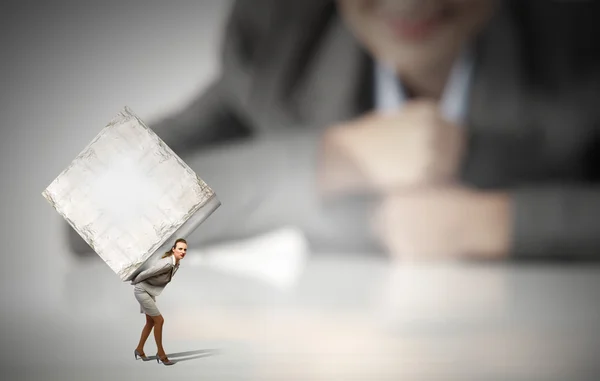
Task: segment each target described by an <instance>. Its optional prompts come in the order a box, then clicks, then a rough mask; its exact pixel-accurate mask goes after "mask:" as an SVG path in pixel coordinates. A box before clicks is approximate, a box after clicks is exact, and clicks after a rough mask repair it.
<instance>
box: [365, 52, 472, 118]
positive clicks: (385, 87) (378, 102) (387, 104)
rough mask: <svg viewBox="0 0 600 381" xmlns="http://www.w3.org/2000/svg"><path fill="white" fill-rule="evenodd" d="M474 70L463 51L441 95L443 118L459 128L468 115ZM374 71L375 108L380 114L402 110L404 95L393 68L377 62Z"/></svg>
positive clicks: (468, 57)
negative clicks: (381, 112)
mask: <svg viewBox="0 0 600 381" xmlns="http://www.w3.org/2000/svg"><path fill="white" fill-rule="evenodd" d="M473 66H474V64H473V57H472V54H471V51H470V50H468V49H466V50H464V51H463V52H462V53H461V55H460V56H459V58H458V60H457V61H456V63H455V64H454V66H453V67H452V70H451V72H450V77H449V79H448V82H447V84H446V87H445V88H444V92H443V94H442V99H441V109H442V110H441V112H442V115H443V116H444V117H445V118H446V119H448V120H449V121H451V122H454V123H457V124H459V125H460V124H463V123H464V122H465V117H466V114H467V111H468V96H469V89H470V87H471V78H472V76H473V75H472V74H473ZM374 71H375V72H374V80H375V108H376V109H377V110H379V111H383V112H385V111H391V110H397V109H398V108H401V107H402V105H403V104H404V102H405V101H406V93H405V90H404V88H403V87H402V83H401V82H400V80H399V79H398V78H397V76H396V74H395V72H394V70H393V68H391V67H389V66H387V65H385V64H383V63H381V62H378V63H376V64H375V69H374Z"/></svg>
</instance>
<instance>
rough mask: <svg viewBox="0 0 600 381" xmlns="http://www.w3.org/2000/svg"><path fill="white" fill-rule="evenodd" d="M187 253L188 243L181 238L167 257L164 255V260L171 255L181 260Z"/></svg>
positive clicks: (166, 254)
mask: <svg viewBox="0 0 600 381" xmlns="http://www.w3.org/2000/svg"><path fill="white" fill-rule="evenodd" d="M186 252H187V242H186V240H185V239H183V238H179V239H177V240H176V241H175V244H173V247H171V250H169V251H167V252H166V253H165V255H163V258H166V257H168V256H169V255H174V256H175V258H177V260H181V259H182V258H183V257H185V254H186Z"/></svg>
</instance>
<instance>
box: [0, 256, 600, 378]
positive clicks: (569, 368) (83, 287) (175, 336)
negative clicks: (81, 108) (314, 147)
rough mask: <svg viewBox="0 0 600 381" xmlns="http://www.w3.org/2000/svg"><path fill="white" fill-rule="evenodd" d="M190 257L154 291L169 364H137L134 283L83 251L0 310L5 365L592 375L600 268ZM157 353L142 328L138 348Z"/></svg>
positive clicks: (147, 372)
mask: <svg viewBox="0 0 600 381" xmlns="http://www.w3.org/2000/svg"><path fill="white" fill-rule="evenodd" d="M193 258H194V253H190V254H189V255H188V256H187V257H186V258H185V259H184V262H182V266H181V268H180V269H179V271H178V273H177V275H176V277H175V278H174V279H173V282H172V283H171V284H170V285H169V286H168V287H167V288H166V289H165V291H164V292H163V294H162V295H160V296H159V297H158V299H157V302H158V306H159V308H160V310H161V312H162V314H163V316H164V317H165V327H164V339H163V340H164V347H165V350H166V351H167V353H169V354H172V356H171V357H172V359H173V360H179V363H177V364H176V365H175V366H172V367H165V366H163V365H159V364H157V363H156V361H151V362H142V361H134V358H133V354H132V352H133V349H134V348H135V346H136V344H137V341H138V339H139V335H140V332H141V329H142V326H143V324H144V320H145V319H144V316H143V315H141V314H140V313H139V310H138V308H139V307H138V304H137V302H136V300H135V299H134V297H133V287H132V286H131V285H129V284H128V283H123V282H121V281H120V280H119V279H118V278H117V277H116V276H115V274H114V273H112V272H111V271H110V269H109V268H108V267H107V266H106V264H104V263H103V262H101V261H100V260H86V261H81V262H79V263H75V264H74V265H73V266H72V267H71V268H69V269H68V270H67V271H65V273H64V274H63V276H62V277H61V279H62V281H61V282H60V284H58V285H57V287H60V293H59V295H60V297H59V298H58V299H56V300H55V301H54V302H53V303H52V305H51V306H49V304H46V306H49V307H43V308H41V307H39V306H41V305H42V303H41V302H40V303H37V304H36V302H35V301H29V302H27V303H22V305H21V306H20V307H17V308H14V309H13V310H12V311H13V312H12V313H11V314H5V315H4V317H5V318H6V319H8V320H7V321H5V322H4V324H3V328H8V329H10V330H11V333H12V334H13V335H18V336H17V337H20V338H21V340H19V342H18V343H10V345H12V349H11V350H10V351H8V352H7V355H5V356H4V361H3V362H4V363H5V365H4V367H5V369H7V372H9V373H7V374H11V375H13V377H14V379H17V378H18V379H21V378H20V377H22V379H29V380H37V379H39V380H42V379H43V380H83V379H86V380H87V379H90V380H101V379H109V378H110V379H132V378H135V379H138V378H139V379H144V380H154V379H156V380H159V379H162V380H164V379H165V377H171V376H173V377H176V378H175V379H194V380H198V379H199V377H202V378H203V379H209V380H328V381H330V380H398V379H402V380H413V379H414V380H471V379H473V380H565V379H569V380H578V379H581V380H584V379H585V380H588V379H589V380H592V379H597V376H598V374H600V365H598V360H599V359H600V334H599V333H598V322H600V301H599V298H598V296H597V291H598V290H600V287H599V286H600V266H597V265H592V264H570V265H567V264H546V265H542V264H523V263H513V264H508V263H503V264H485V263H477V264H476V263H446V264H442V263H437V264H433V263H430V264H421V265H417V264H406V263H404V264H401V263H398V264H393V263H390V262H389V261H386V260H383V259H381V258H377V257H373V256H343V255H313V256H311V257H310V259H309V260H308V261H307V262H306V263H305V265H304V266H303V268H302V269H301V271H300V272H299V277H298V279H297V280H296V281H295V282H294V283H293V284H291V285H288V287H275V286H274V285H272V284H269V283H268V282H264V281H262V280H261V279H260V278H258V277H252V276H251V275H246V276H243V275H236V274H232V273H227V272H223V271H217V270H215V269H213V268H209V267H207V266H203V265H202V264H201V263H202V262H199V261H194V260H193ZM186 261H187V263H185V262H186ZM186 265H187V266H186ZM39 291H40V295H43V291H44V290H39ZM36 308H37V310H36ZM11 337H14V336H11ZM155 350H156V346H155V343H154V339H153V336H152V335H151V336H150V338H149V340H148V342H147V344H146V353H147V354H149V355H153V354H154V353H155ZM190 351H192V352H193V353H192V354H191V356H190V355H189V353H188V356H182V354H185V352H190Z"/></svg>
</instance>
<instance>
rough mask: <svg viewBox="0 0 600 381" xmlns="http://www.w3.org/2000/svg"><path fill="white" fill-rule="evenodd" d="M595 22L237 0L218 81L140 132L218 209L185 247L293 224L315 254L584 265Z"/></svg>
mask: <svg viewBox="0 0 600 381" xmlns="http://www.w3.org/2000/svg"><path fill="white" fill-rule="evenodd" d="M597 15H600V12H599V6H598V4H597V3H596V2H592V1H577V2H561V1H549V0H544V1H526V2H525V1H521V0H519V1H509V0H506V1H501V0H338V1H327V0H304V1H297V2H282V1H275V0H254V1H249V0H240V1H236V2H235V3H234V5H233V8H232V12H231V14H230V17H229V20H228V23H227V26H226V33H225V40H224V46H223V50H222V57H221V65H222V67H221V73H220V76H219V77H218V78H217V79H216V80H215V81H214V82H213V83H212V84H211V85H210V86H209V87H208V88H207V89H205V90H204V91H203V92H202V93H201V94H199V96H198V97H197V98H196V99H193V100H192V101H191V102H190V103H189V104H188V105H186V107H184V108H183V109H182V110H180V111H178V112H175V113H173V114H172V115H170V116H168V117H166V118H165V119H164V120H161V121H159V122H157V123H154V124H151V125H150V127H151V128H152V129H153V130H154V131H155V132H156V133H157V134H158V135H159V136H160V137H161V138H162V139H163V140H164V141H165V143H166V144H168V145H169V146H170V147H171V148H172V149H173V150H174V151H175V152H176V153H177V154H178V155H179V156H181V157H182V159H183V160H184V161H185V162H186V163H188V164H189V165H190V167H191V168H192V169H193V170H194V171H196V172H197V173H198V174H199V175H200V176H201V177H202V178H203V179H204V180H205V181H206V182H207V183H208V184H210V185H211V187H212V188H213V189H214V190H215V192H216V193H217V194H218V196H219V198H220V200H221V201H222V204H223V206H222V207H221V208H220V209H219V211H218V212H217V213H215V214H214V215H213V216H211V219H210V221H208V222H207V223H206V224H204V225H203V226H202V228H201V229H198V230H197V231H196V232H194V233H193V234H192V235H190V236H189V237H188V241H189V242H190V243H191V244H193V245H207V244H210V243H216V242H221V241H227V240H233V239H240V238H246V237H251V236H253V235H257V234H260V233H263V232H266V231H268V230H272V229H276V228H278V227H282V226H289V225H292V226H296V227H298V228H300V229H301V230H302V231H303V232H304V234H305V235H306V237H307V238H308V240H309V242H310V244H311V247H312V249H313V250H314V251H321V252H323V251H328V252H340V253H350V252H362V253H390V254H392V255H394V256H396V257H399V258H404V257H407V256H411V257H415V258H423V259H427V258H438V257H445V258H456V257H463V256H468V257H476V258H486V259H492V258H493V259H503V258H541V257H544V258H548V257H550V258H575V257H589V256H591V257H594V256H597V252H598V250H600V223H599V222H600V221H599V219H600V217H599V216H600V192H599V189H600V188H599V187H598V183H597V181H598V180H599V175H600V169H594V168H597V167H596V164H597V163H598V154H597V153H596V152H598V150H597V148H598V143H599V142H600V141H599V140H598V139H599V138H600V135H599V134H598V132H599V130H598V128H600V107H598V106H597V104H596V103H597V100H596V99H597V95H598V94H600V91H599V90H600V86H599V83H600V81H599V78H600V74H599V73H598V70H597V69H596V64H597V63H598V48H597V45H596V43H594V41H592V40H593V39H592V37H591V36H593V35H594V29H593V28H594V27H593V24H594V23H595V18H596V16H597ZM200 37H201V36H199V38H200ZM70 231H71V233H70V234H71V245H72V247H73V249H74V250H76V251H89V250H90V249H89V248H88V247H87V245H86V244H85V243H84V242H83V240H81V239H80V238H79V237H78V236H77V234H76V233H75V232H74V231H73V230H72V229H71V230H70Z"/></svg>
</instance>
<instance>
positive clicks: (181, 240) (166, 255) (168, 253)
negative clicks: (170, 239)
mask: <svg viewBox="0 0 600 381" xmlns="http://www.w3.org/2000/svg"><path fill="white" fill-rule="evenodd" d="M179 242H183V243H185V244H186V245H187V242H186V240H185V239H183V238H178V239H177V240H176V241H175V243H174V244H173V247H172V248H171V250H169V251H167V252H166V253H165V254H164V255H163V256H162V257H161V259H162V258H166V257H168V256H169V255H173V249H174V248H175V247H177V244H178V243H179Z"/></svg>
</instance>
